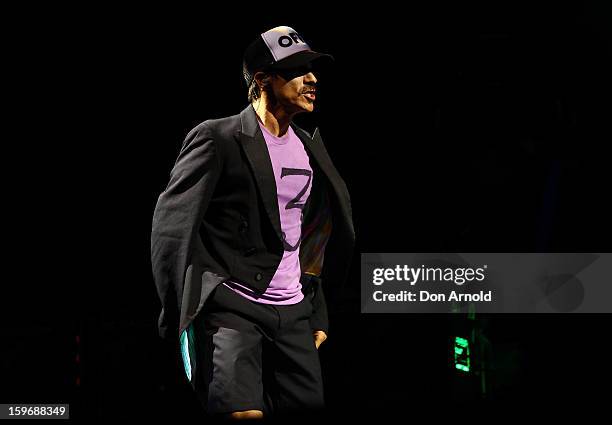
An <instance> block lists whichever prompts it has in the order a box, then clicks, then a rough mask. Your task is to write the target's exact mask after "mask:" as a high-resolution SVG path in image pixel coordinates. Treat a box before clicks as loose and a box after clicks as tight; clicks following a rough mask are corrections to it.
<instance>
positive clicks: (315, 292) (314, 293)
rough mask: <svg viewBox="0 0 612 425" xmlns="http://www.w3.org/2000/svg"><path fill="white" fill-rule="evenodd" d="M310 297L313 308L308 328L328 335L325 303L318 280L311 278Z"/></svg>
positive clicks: (319, 280)
mask: <svg viewBox="0 0 612 425" xmlns="http://www.w3.org/2000/svg"><path fill="white" fill-rule="evenodd" d="M310 297H311V298H310V300H311V303H312V307H313V309H312V315H311V316H310V328H311V329H312V330H313V331H323V332H325V333H326V334H328V333H329V318H328V316H327V302H326V301H325V294H324V293H323V286H322V285H321V279H320V278H317V277H314V276H313V278H312V289H311V295H310Z"/></svg>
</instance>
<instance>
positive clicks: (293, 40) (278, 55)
mask: <svg viewBox="0 0 612 425" xmlns="http://www.w3.org/2000/svg"><path fill="white" fill-rule="evenodd" d="M261 38H263V40H264V41H265V43H266V46H268V49H270V53H272V56H273V57H274V60H275V61H277V62H278V61H280V60H281V59H285V58H286V57H288V56H291V55H293V54H295V53H297V52H302V51H304V50H310V47H309V46H308V44H306V42H305V41H304V39H303V38H302V37H301V36H300V35H299V34H298V33H297V32H296V31H295V30H294V29H293V28H290V27H276V28H272V29H271V30H269V31H266V32H264V33H263V34H262V35H261Z"/></svg>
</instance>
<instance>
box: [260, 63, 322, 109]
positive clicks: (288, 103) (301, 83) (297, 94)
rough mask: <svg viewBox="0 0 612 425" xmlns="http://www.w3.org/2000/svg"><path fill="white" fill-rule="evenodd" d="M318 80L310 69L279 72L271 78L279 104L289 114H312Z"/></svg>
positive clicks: (272, 88) (273, 90)
mask: <svg viewBox="0 0 612 425" xmlns="http://www.w3.org/2000/svg"><path fill="white" fill-rule="evenodd" d="M316 84H317V78H316V77H315V75H314V74H313V73H312V70H311V68H310V67H303V68H297V69H292V70H288V71H280V72H279V71H277V72H276V73H275V74H274V75H273V76H272V78H271V87H270V89H271V91H272V92H273V93H274V98H275V99H276V102H277V104H279V105H280V106H282V107H283V109H284V110H285V111H286V112H287V113H288V114H296V113H300V112H312V111H313V110H314V102H315V99H316V90H317V88H316Z"/></svg>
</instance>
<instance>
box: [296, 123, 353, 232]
mask: <svg viewBox="0 0 612 425" xmlns="http://www.w3.org/2000/svg"><path fill="white" fill-rule="evenodd" d="M291 126H292V127H293V130H294V131H295V133H296V134H297V135H298V136H299V137H300V139H301V140H302V142H303V143H304V146H305V147H306V149H307V150H308V152H309V153H310V154H311V157H312V158H314V159H315V161H316V162H317V164H318V165H319V167H320V168H321V170H322V171H323V173H325V175H326V176H327V179H328V180H329V182H330V183H331V186H332V188H333V190H334V192H335V193H336V196H337V199H338V201H339V204H340V209H341V211H342V214H343V215H344V216H345V217H348V218H349V219H348V220H347V223H349V224H350V226H351V228H352V220H351V219H350V217H351V216H352V211H351V207H350V196H349V193H348V189H347V188H346V185H345V183H344V181H343V180H342V178H341V177H340V174H339V173H338V170H336V167H335V166H334V165H333V163H332V160H331V158H330V157H329V154H328V153H327V150H326V149H325V145H324V144H323V141H322V140H321V134H320V133H319V128H318V127H317V128H316V129H315V131H314V132H313V133H312V137H309V136H308V133H306V132H305V131H304V130H302V129H301V128H299V127H298V126H297V125H295V124H293V123H292V124H291Z"/></svg>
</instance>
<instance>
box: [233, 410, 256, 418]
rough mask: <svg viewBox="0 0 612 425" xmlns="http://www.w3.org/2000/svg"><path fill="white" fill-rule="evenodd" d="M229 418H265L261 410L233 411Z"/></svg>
mask: <svg viewBox="0 0 612 425" xmlns="http://www.w3.org/2000/svg"><path fill="white" fill-rule="evenodd" d="M228 418H229V419H263V412H262V411H261V410H243V411H241V412H232V413H230V414H229V415H228Z"/></svg>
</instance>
